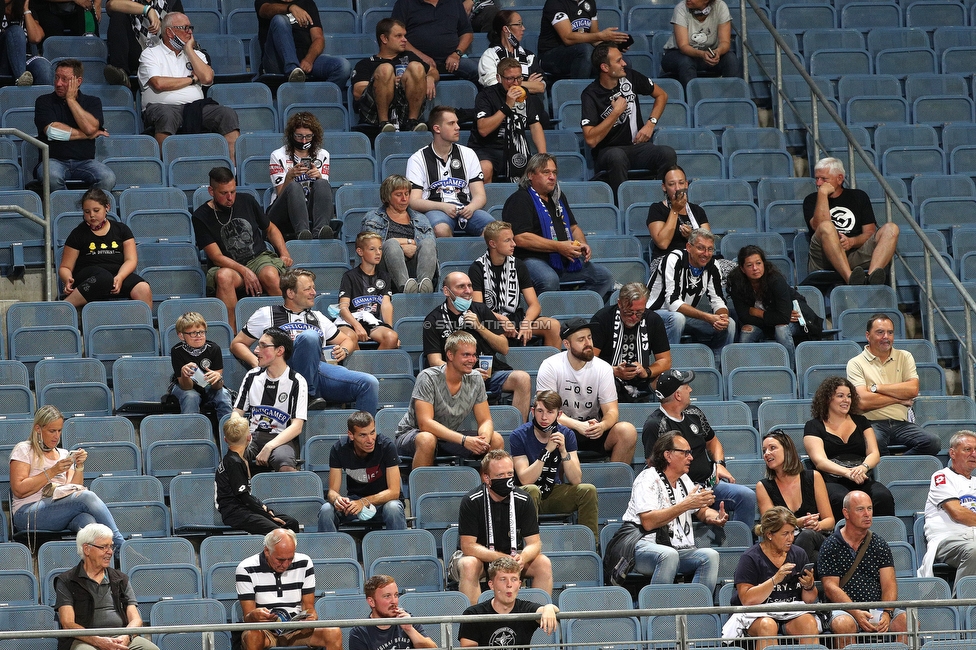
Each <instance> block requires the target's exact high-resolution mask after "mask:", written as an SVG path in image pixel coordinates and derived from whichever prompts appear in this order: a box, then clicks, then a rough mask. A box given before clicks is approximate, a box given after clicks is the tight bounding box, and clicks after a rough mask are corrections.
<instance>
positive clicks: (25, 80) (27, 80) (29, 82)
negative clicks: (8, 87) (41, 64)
mask: <svg viewBox="0 0 976 650" xmlns="http://www.w3.org/2000/svg"><path fill="white" fill-rule="evenodd" d="M17 85H18V86H33V85H34V75H32V74H31V73H30V72H25V73H24V74H22V75H20V76H19V77H17Z"/></svg>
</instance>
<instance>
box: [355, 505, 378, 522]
mask: <svg viewBox="0 0 976 650" xmlns="http://www.w3.org/2000/svg"><path fill="white" fill-rule="evenodd" d="M357 516H358V517H359V521H369V520H370V519H372V518H373V517H375V516H376V506H374V505H373V504H372V503H371V504H369V505H368V506H366V507H364V508H363V509H362V510H360V511H359V515H357Z"/></svg>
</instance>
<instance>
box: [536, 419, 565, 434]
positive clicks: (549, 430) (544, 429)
mask: <svg viewBox="0 0 976 650" xmlns="http://www.w3.org/2000/svg"><path fill="white" fill-rule="evenodd" d="M532 426H534V427H535V428H536V429H538V430H539V431H541V432H542V433H544V434H546V435H547V436H549V435H552V433H553V432H554V431H555V430H556V427H558V426H559V420H553V421H552V424H550V425H549V426H547V427H544V426H542V425H541V424H539V421H538V420H536V419H535V416H534V415H533V416H532Z"/></svg>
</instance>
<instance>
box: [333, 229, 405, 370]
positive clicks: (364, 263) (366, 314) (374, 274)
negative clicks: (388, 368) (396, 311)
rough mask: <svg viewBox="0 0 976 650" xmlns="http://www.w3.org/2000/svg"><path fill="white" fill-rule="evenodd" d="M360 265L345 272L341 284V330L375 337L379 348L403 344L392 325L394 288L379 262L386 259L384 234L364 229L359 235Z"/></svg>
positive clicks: (356, 336)
mask: <svg viewBox="0 0 976 650" xmlns="http://www.w3.org/2000/svg"><path fill="white" fill-rule="evenodd" d="M356 255H359V258H360V260H361V262H360V264H359V266H357V267H356V268H354V269H351V270H349V271H346V273H345V274H344V275H343V276H342V281H341V282H340V284H339V317H338V318H337V319H336V320H335V324H336V327H338V328H339V331H340V332H342V333H343V334H345V335H346V336H349V337H351V338H354V339H356V340H357V341H359V342H360V343H362V342H363V341H370V340H372V341H376V342H377V343H379V344H380V350H395V349H397V348H398V347H400V337H399V336H398V335H397V333H396V330H394V329H393V302H392V296H393V288H392V286H391V285H390V278H389V277H387V275H386V274H385V273H381V272H380V271H378V270H377V269H376V266H377V265H378V264H379V263H380V260H381V259H383V238H382V237H380V236H379V235H377V234H376V233H375V232H361V233H359V236H358V237H356Z"/></svg>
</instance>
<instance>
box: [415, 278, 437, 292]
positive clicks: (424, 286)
mask: <svg viewBox="0 0 976 650" xmlns="http://www.w3.org/2000/svg"><path fill="white" fill-rule="evenodd" d="M433 292H434V283H433V282H431V281H430V278H424V279H423V280H421V281H420V284H419V285H418V286H417V293H433Z"/></svg>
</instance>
